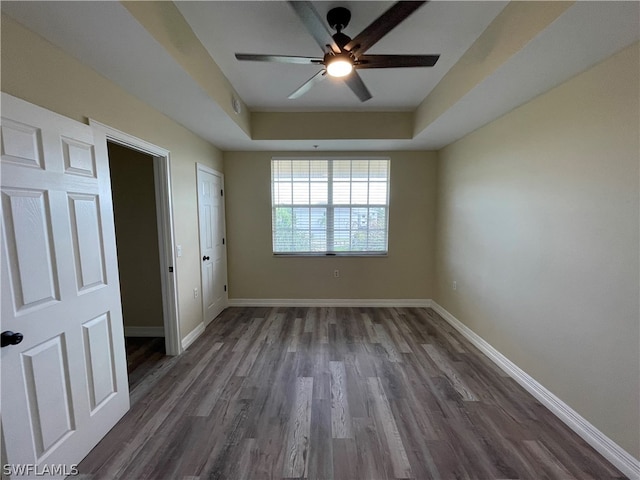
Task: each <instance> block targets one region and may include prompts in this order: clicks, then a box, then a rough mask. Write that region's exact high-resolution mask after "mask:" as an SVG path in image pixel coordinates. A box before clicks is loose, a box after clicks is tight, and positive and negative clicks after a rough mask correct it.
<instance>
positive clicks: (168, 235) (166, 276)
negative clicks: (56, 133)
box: [89, 118, 182, 355]
mask: <svg viewBox="0 0 640 480" xmlns="http://www.w3.org/2000/svg"><path fill="white" fill-rule="evenodd" d="M89 126H91V127H92V128H95V129H97V130H100V131H101V132H103V133H104V134H105V136H106V139H107V141H109V142H112V143H116V144H118V145H121V146H123V147H127V148H130V149H132V150H136V151H138V152H142V153H145V154H147V155H150V156H151V157H153V176H154V182H153V183H154V188H155V192H156V216H157V223H158V247H159V250H160V283H161V287H162V316H163V324H164V344H165V351H166V354H167V355H180V354H181V353H182V343H181V341H180V315H179V312H178V285H177V275H178V273H177V265H176V262H175V261H174V259H175V258H176V257H175V238H174V228H173V201H172V196H171V161H170V152H169V150H166V149H164V148H162V147H159V146H157V145H154V144H152V143H149V142H147V141H145V140H142V139H140V138H137V137H134V136H133V135H129V134H128V133H124V132H122V131H120V130H117V129H115V128H112V127H109V126H108V125H105V124H103V123H100V122H98V121H96V120H93V119H91V118H90V119H89Z"/></svg>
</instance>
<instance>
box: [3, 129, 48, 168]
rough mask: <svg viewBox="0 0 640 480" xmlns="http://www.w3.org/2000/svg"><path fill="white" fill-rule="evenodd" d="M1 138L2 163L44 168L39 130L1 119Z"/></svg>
mask: <svg viewBox="0 0 640 480" xmlns="http://www.w3.org/2000/svg"><path fill="white" fill-rule="evenodd" d="M1 136H2V161H3V162H4V163H13V164H15V165H20V166H23V167H30V168H39V169H43V168H44V161H43V158H44V157H43V150H42V133H41V131H40V129H39V128H37V127H33V126H31V125H27V124H24V123H20V122H15V121H13V120H10V119H7V118H3V119H2V131H1Z"/></svg>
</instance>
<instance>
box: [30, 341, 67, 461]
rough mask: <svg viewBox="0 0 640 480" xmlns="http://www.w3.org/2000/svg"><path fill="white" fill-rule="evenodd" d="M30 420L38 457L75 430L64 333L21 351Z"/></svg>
mask: <svg viewBox="0 0 640 480" xmlns="http://www.w3.org/2000/svg"><path fill="white" fill-rule="evenodd" d="M22 365H23V375H24V378H25V384H26V389H27V401H28V406H29V423H28V424H30V425H31V428H32V430H33V432H32V433H33V439H34V444H35V445H34V447H35V455H36V458H37V459H38V461H40V460H42V459H43V457H44V456H45V455H46V454H47V453H49V451H51V450H52V449H53V448H55V446H56V445H57V444H58V443H60V442H62V441H64V439H65V437H67V436H68V435H70V434H71V433H72V432H73V431H74V430H75V418H74V409H73V404H72V399H71V398H72V397H71V392H70V391H69V384H70V379H69V376H68V370H69V368H68V361H67V352H66V342H65V336H64V334H60V335H58V336H56V337H54V338H51V339H49V340H47V341H45V342H43V343H41V344H39V345H37V346H35V347H33V348H31V349H29V350H27V351H25V352H23V354H22Z"/></svg>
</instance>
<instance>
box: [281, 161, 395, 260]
mask: <svg viewBox="0 0 640 480" xmlns="http://www.w3.org/2000/svg"><path fill="white" fill-rule="evenodd" d="M281 160H285V161H295V160H301V161H322V160H325V161H336V160H338V161H339V160H348V161H350V162H351V161H357V160H367V161H369V160H382V161H386V162H387V178H386V183H387V190H386V203H385V204H384V205H379V204H369V203H366V204H353V203H349V204H334V203H333V198H332V193H333V192H332V184H333V178H334V177H333V172H332V171H331V170H332V169H331V168H329V171H330V173H329V174H328V177H327V182H328V193H327V195H328V197H327V203H326V209H327V213H326V215H327V224H329V222H330V221H331V222H332V221H333V216H334V215H333V214H334V210H335V209H337V208H359V207H362V208H371V206H372V205H373V206H374V207H378V208H384V209H385V216H386V225H385V227H386V231H385V237H386V249H385V250H384V251H371V252H369V251H363V250H354V251H322V252H313V251H309V252H276V251H275V225H274V215H275V209H276V208H277V207H280V208H283V207H284V208H292V209H294V208H308V209H311V208H313V207H314V206H317V207H318V208H325V204H321V205H314V204H312V203H311V201H310V202H309V203H308V204H306V205H302V204H301V205H296V204H295V203H293V202H292V204H291V205H276V204H275V202H274V200H275V193H274V186H275V182H274V171H273V162H274V161H281ZM330 165H332V164H330ZM270 170H271V172H270V174H271V179H270V192H271V252H272V255H273V256H274V257H368V258H371V257H378V258H384V257H387V256H388V255H389V210H390V199H391V158H390V157H388V156H373V155H372V156H361V155H360V156H348V155H340V156H335V155H331V156H276V157H272V158H271V162H270ZM309 183H310V184H311V183H312V182H311V181H309ZM349 183H350V184H352V183H353V180H352V179H350V181H349ZM366 183H367V185H369V183H370V181H369V179H367V182H366ZM326 232H327V233H328V232H329V229H327V230H326ZM327 242H328V240H327Z"/></svg>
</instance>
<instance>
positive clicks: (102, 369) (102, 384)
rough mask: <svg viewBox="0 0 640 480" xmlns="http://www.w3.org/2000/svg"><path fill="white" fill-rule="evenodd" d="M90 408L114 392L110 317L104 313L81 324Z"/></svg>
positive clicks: (114, 376) (100, 403)
mask: <svg viewBox="0 0 640 480" xmlns="http://www.w3.org/2000/svg"><path fill="white" fill-rule="evenodd" d="M82 333H83V335H82V338H83V341H84V352H85V357H86V364H87V369H86V372H87V384H88V387H89V395H90V399H91V400H90V408H91V411H92V412H93V411H95V410H96V409H97V408H99V407H100V406H101V405H102V404H103V403H104V402H105V401H107V400H108V399H109V397H110V396H111V395H113V394H114V393H115V392H116V372H115V365H114V363H113V361H114V351H113V350H114V349H113V332H112V329H111V319H110V317H109V314H107V313H105V314H103V315H100V316H99V317H97V318H94V319H92V320H89V321H88V322H85V323H84V324H83V325H82Z"/></svg>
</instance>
